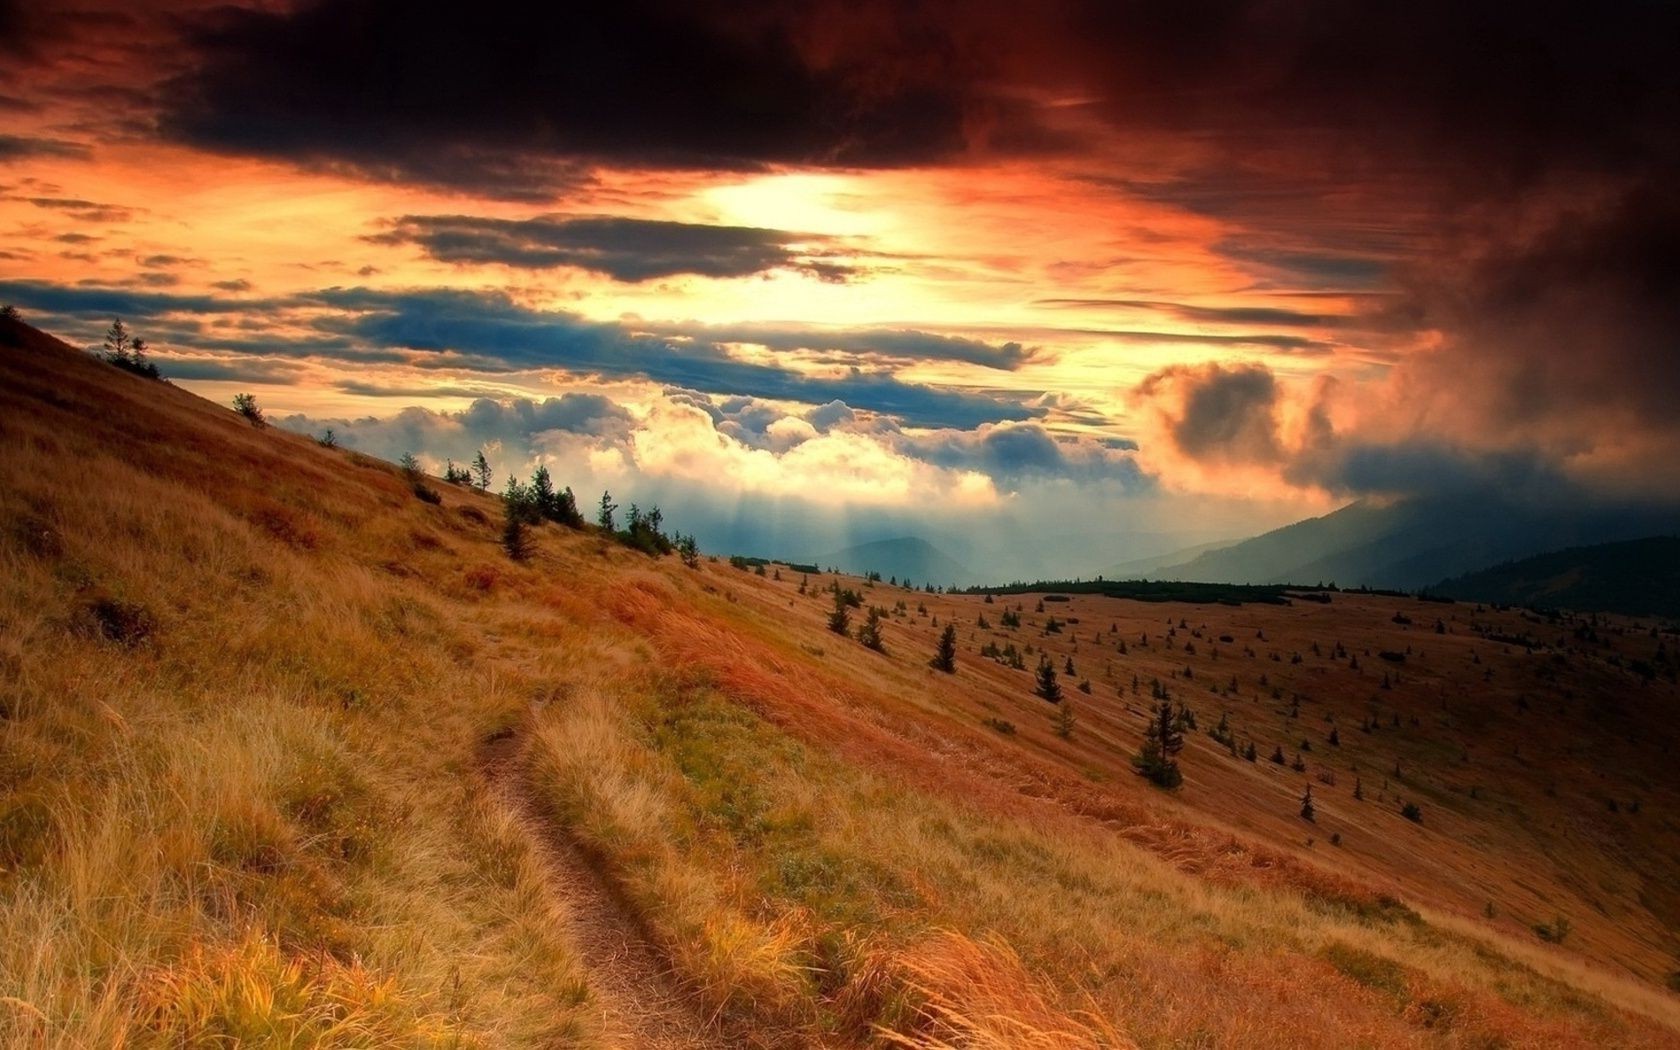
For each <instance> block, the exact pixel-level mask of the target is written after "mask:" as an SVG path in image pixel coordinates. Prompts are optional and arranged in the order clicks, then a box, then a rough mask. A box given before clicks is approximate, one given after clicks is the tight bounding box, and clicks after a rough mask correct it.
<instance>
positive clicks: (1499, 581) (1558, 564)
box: [1430, 536, 1680, 617]
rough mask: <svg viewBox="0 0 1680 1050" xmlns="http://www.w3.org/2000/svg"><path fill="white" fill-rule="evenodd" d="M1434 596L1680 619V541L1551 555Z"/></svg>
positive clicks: (1447, 583) (1456, 582)
mask: <svg viewBox="0 0 1680 1050" xmlns="http://www.w3.org/2000/svg"><path fill="white" fill-rule="evenodd" d="M1430 590H1431V591H1434V592H1436V593H1438V594H1442V595H1447V596H1449V597H1453V598H1462V599H1466V600H1470V601H1480V602H1497V603H1500V604H1504V605H1523V606H1528V607H1531V608H1549V609H1573V610H1576V611H1580V612H1612V613H1623V614H1626V615H1630V616H1666V617H1680V537H1677V536H1650V537H1646V538H1645V539H1638V540H1627V541H1624V542H1621V543H1601V544H1596V545H1594V546H1591V547H1569V548H1566V549H1564V550H1560V551H1549V552H1547V553H1545V554H1537V555H1535V556H1533V557H1531V558H1524V559H1522V560H1521V561H1511V562H1505V563H1504V564H1501V565H1495V566H1494V567H1493V568H1491V569H1483V570H1481V571H1480V572H1472V573H1466V574H1465V575H1463V576H1456V577H1453V578H1452V579H1449V580H1442V581H1441V582H1440V583H1438V584H1436V585H1435V586H1434V587H1431V588H1430Z"/></svg>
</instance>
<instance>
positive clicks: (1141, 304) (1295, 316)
mask: <svg viewBox="0 0 1680 1050" xmlns="http://www.w3.org/2000/svg"><path fill="white" fill-rule="evenodd" d="M1033 305H1034V306H1050V307H1070V308H1077V309H1089V308H1092V307H1095V308H1103V307H1110V306H1112V307H1119V308H1122V309H1127V310H1148V311H1151V312H1153V313H1159V314H1164V315H1165V316H1168V317H1172V318H1176V319H1178V320H1180V321H1189V322H1192V323H1195V324H1243V325H1278V326H1279V327H1285V328H1325V327H1332V326H1334V325H1336V324H1338V323H1340V322H1341V321H1343V320H1345V318H1341V317H1337V316H1335V315H1332V314H1312V313H1305V312H1303V311H1300V310H1284V309H1280V308H1277V307H1266V306H1231V307H1212V306H1192V305H1190V304H1188V303H1165V302H1157V301H1155V300H1152V299H1040V300H1038V301H1037V302H1036V303H1034V304H1033Z"/></svg>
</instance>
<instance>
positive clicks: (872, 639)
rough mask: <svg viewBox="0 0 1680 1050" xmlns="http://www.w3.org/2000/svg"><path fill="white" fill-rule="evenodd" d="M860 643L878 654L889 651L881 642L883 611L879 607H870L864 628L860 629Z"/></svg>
mask: <svg viewBox="0 0 1680 1050" xmlns="http://www.w3.org/2000/svg"><path fill="white" fill-rule="evenodd" d="M858 641H860V642H862V643H863V644H864V647H865V648H868V649H873V650H875V651H876V652H878V653H884V652H886V651H887V647H886V645H885V643H883V642H882V641H881V609H880V607H879V606H875V605H871V606H870V607H869V615H868V617H866V618H865V619H864V621H863V626H862V627H859V628H858Z"/></svg>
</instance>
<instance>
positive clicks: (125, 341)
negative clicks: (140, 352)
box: [102, 318, 134, 367]
mask: <svg viewBox="0 0 1680 1050" xmlns="http://www.w3.org/2000/svg"><path fill="white" fill-rule="evenodd" d="M132 347H133V339H132V338H131V337H130V336H129V334H128V326H127V325H125V324H123V323H122V321H120V320H118V319H117V318H112V319H111V327H109V328H107V329H105V352H104V354H103V355H102V356H103V357H104V358H105V360H107V361H109V362H110V363H111V364H113V365H120V366H125V367H126V366H127V365H129V364H132V363H133V360H134V359H133V358H132V357H131V356H130V351H131V350H132Z"/></svg>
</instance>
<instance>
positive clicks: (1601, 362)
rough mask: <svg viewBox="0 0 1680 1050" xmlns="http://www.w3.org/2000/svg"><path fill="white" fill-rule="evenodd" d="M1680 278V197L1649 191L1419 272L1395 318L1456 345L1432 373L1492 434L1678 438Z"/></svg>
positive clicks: (1498, 237) (1566, 211)
mask: <svg viewBox="0 0 1680 1050" xmlns="http://www.w3.org/2000/svg"><path fill="white" fill-rule="evenodd" d="M1676 274H1680V199H1677V198H1676V197H1675V195H1674V193H1673V189H1672V187H1661V188H1658V187H1649V188H1641V189H1639V190H1637V191H1633V192H1629V193H1626V194H1611V195H1609V196H1608V197H1606V198H1605V199H1603V200H1600V201H1596V202H1593V201H1586V202H1576V203H1573V204H1571V205H1569V206H1565V207H1562V208H1560V209H1559V210H1558V211H1557V213H1556V214H1555V216H1554V217H1553V218H1552V219H1551V220H1550V221H1549V222H1547V223H1546V224H1545V225H1543V226H1540V227H1539V228H1538V229H1531V230H1525V231H1522V232H1520V233H1518V232H1515V231H1512V232H1506V233H1495V234H1490V235H1488V236H1487V237H1485V238H1480V239H1478V240H1477V241H1476V242H1474V243H1473V244H1471V245H1469V246H1467V248H1466V251H1465V257H1464V258H1462V259H1461V260H1459V261H1458V263H1457V264H1456V265H1453V266H1446V267H1429V268H1425V267H1417V268H1415V269H1414V270H1412V271H1411V272H1410V273H1409V275H1408V280H1407V283H1406V287H1407V292H1408V294H1407V295H1406V296H1404V297H1402V298H1401V299H1400V300H1399V301H1397V302H1396V303H1394V304H1393V306H1392V307H1391V311H1392V312H1393V313H1396V314H1398V315H1400V316H1401V317H1402V318H1403V319H1404V320H1405V321H1406V322H1407V323H1411V324H1418V325H1422V326H1424V327H1430V328H1436V329H1439V330H1441V331H1443V332H1445V333H1447V338H1448V343H1447V346H1446V348H1445V349H1444V351H1443V354H1442V355H1441V356H1440V357H1439V359H1438V360H1436V361H1435V362H1433V363H1432V366H1431V367H1433V368H1434V370H1435V372H1436V373H1438V374H1439V375H1440V378H1441V379H1442V380H1443V381H1445V379H1446V378H1447V377H1449V376H1456V377H1457V378H1458V381H1459V383H1460V384H1461V386H1463V387H1465V388H1466V389H1465V393H1466V394H1473V395H1475V396H1476V399H1477V401H1478V402H1479V403H1480V404H1482V405H1484V406H1485V407H1486V410H1487V412H1488V414H1489V423H1490V424H1493V425H1496V426H1502V427H1514V426H1515V427H1525V428H1533V427H1536V426H1542V425H1543V424H1545V423H1547V422H1548V421H1550V422H1554V423H1560V424H1562V423H1567V422H1569V421H1570V420H1573V421H1574V422H1576V423H1577V425H1578V426H1579V428H1580V429H1585V430H1593V429H1599V428H1611V427H1616V426H1623V427H1626V426H1629V425H1633V426H1635V427H1637V428H1660V429H1666V430H1677V429H1680V420H1677V419H1676V417H1675V405H1676V404H1677V403H1680V297H1677V296H1676V295H1675V294H1674V290H1675V275H1676ZM1676 451H1677V452H1680V447H1677V449H1676Z"/></svg>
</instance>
